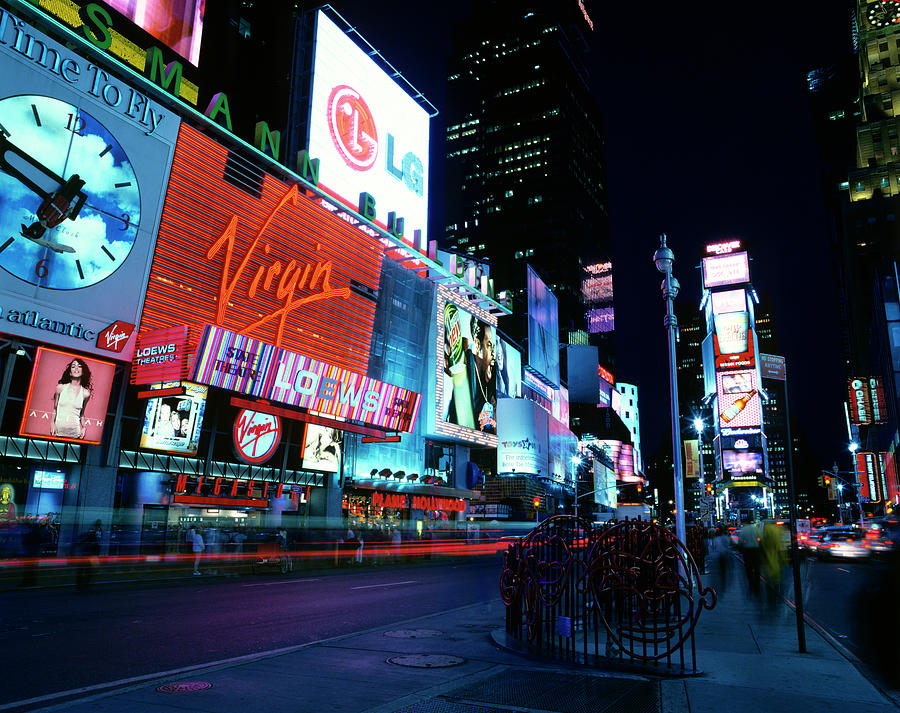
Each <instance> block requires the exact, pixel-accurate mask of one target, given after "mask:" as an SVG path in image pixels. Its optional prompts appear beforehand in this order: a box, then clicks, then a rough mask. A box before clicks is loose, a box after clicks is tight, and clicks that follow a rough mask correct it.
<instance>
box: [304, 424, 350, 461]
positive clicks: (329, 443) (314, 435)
mask: <svg viewBox="0 0 900 713" xmlns="http://www.w3.org/2000/svg"><path fill="white" fill-rule="evenodd" d="M343 443H344V432H343V431H339V430H338V429H336V428H330V427H328V426H319V425H318V424H315V423H307V424H306V434H305V435H304V437H303V465H302V467H303V469H304V470H324V471H325V472H327V473H337V472H338V470H340V467H341V448H342V446H343Z"/></svg>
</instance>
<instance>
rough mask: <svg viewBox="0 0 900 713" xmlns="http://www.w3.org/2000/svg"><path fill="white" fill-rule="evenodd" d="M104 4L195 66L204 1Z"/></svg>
mask: <svg viewBox="0 0 900 713" xmlns="http://www.w3.org/2000/svg"><path fill="white" fill-rule="evenodd" d="M106 4H107V5H109V6H110V7H111V8H113V9H114V10H117V11H118V12H120V13H121V14H122V15H124V16H125V17H127V18H128V19H129V20H131V21H132V22H133V23H134V24H135V25H137V26H138V27H140V28H142V29H143V30H145V31H146V32H149V33H150V34H151V35H153V36H154V37H155V38H156V39H158V40H159V41H160V42H162V43H163V44H164V45H166V47H169V48H170V49H171V50H173V51H174V52H177V53H178V54H180V55H181V56H182V57H184V58H185V59H186V60H188V62H190V63H191V64H193V65H194V66H195V67H196V66H197V64H198V63H199V62H200V36H201V35H202V34H203V15H204V12H205V10H206V0H106Z"/></svg>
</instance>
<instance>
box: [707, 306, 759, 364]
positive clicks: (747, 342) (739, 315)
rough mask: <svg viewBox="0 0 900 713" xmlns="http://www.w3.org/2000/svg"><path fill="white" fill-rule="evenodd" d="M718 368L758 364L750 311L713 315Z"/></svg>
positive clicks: (714, 347)
mask: <svg viewBox="0 0 900 713" xmlns="http://www.w3.org/2000/svg"><path fill="white" fill-rule="evenodd" d="M713 324H714V325H715V333H714V334H713V352H714V354H715V360H716V370H722V369H748V368H751V367H754V366H756V349H755V347H754V336H753V325H752V324H750V313H749V312H725V313H723V314H717V315H715V316H714V317H713Z"/></svg>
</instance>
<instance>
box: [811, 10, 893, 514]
mask: <svg viewBox="0 0 900 713" xmlns="http://www.w3.org/2000/svg"><path fill="white" fill-rule="evenodd" d="M850 35H851V37H852V39H853V53H852V54H849V55H848V56H847V57H845V58H843V59H842V60H841V61H839V62H838V63H837V64H835V65H833V66H830V67H826V68H822V69H819V70H816V71H814V72H810V73H809V75H808V84H809V90H810V95H811V98H812V103H813V107H814V109H815V111H816V119H817V129H818V137H819V141H820V143H821V144H822V148H823V151H822V153H823V154H824V156H825V160H823V162H822V176H823V185H824V187H825V189H826V190H825V195H826V201H827V203H828V208H829V213H830V215H831V216H832V218H833V225H832V227H833V241H832V242H833V245H834V248H835V268H836V270H835V271H836V275H837V288H838V294H839V297H840V301H841V327H842V331H843V333H844V334H843V346H844V355H843V356H844V362H845V363H844V366H845V370H846V371H845V376H846V377H847V379H848V383H850V384H853V383H861V384H867V385H870V387H867V388H863V389H856V390H853V391H852V393H855V394H858V395H859V399H860V402H859V403H855V399H854V398H850V399H848V401H849V404H848V406H849V408H848V414H849V419H850V421H851V424H852V427H853V438H852V440H854V441H857V442H858V444H859V449H860V453H861V454H862V452H864V451H868V452H870V453H881V454H882V458H881V460H880V461H879V462H883V463H884V468H885V472H886V474H888V486H887V488H886V490H887V491H888V492H886V493H883V494H880V495H878V496H876V497H873V498H872V504H871V506H870V508H869V509H870V511H873V512H880V511H882V509H883V507H884V503H883V502H881V501H882V497H881V496H884V497H883V499H884V500H888V499H890V500H894V501H895V502H896V501H897V500H900V490H898V487H897V485H896V476H895V472H896V471H895V464H894V457H893V454H894V452H895V451H896V449H897V446H898V444H900V432H898V422H897V405H898V394H900V362H898V360H897V359H896V358H895V357H894V354H896V353H897V350H898V349H900V306H898V305H900V299H898V282H897V274H898V258H900V254H898V253H900V250H898V247H897V240H896V235H897V214H898V212H900V134H898V132H900V74H898V69H897V68H898V66H900V5H898V4H897V3H895V2H866V0H857V2H856V3H855V12H854V15H853V18H852V24H851V33H850ZM851 149H852V150H851ZM882 384H883V389H882V387H881V385H882ZM875 400H877V401H879V404H878V408H873V402H874V401H875ZM881 402H883V403H881ZM843 455H844V458H845V460H842V464H843V463H848V461H849V460H850V453H849V452H845V453H844V454H843ZM851 479H852V478H851Z"/></svg>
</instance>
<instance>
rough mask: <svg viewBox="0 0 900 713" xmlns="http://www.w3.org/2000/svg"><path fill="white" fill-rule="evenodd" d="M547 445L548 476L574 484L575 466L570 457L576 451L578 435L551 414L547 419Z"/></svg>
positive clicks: (558, 481)
mask: <svg viewBox="0 0 900 713" xmlns="http://www.w3.org/2000/svg"><path fill="white" fill-rule="evenodd" d="M548 426H549V436H548V445H549V451H550V477H551V479H552V480H554V481H555V482H557V483H562V484H564V485H568V486H572V485H574V484H575V466H574V464H573V463H572V458H574V457H575V454H576V453H577V452H578V437H577V436H576V435H575V434H574V433H572V432H571V431H570V430H569V429H568V427H567V425H566V424H565V423H563V422H562V421H559V420H557V419H556V418H554V417H553V416H551V417H550V419H549V421H548Z"/></svg>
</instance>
